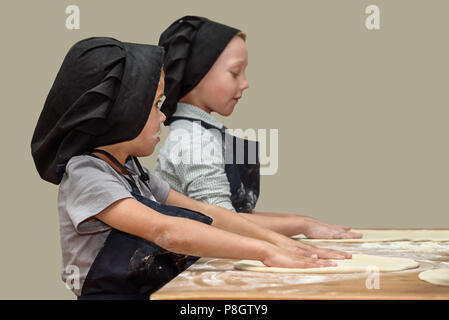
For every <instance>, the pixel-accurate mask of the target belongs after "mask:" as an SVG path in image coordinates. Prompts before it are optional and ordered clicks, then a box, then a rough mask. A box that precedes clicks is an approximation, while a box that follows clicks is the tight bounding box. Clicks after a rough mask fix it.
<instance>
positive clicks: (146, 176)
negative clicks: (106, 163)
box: [91, 149, 151, 191]
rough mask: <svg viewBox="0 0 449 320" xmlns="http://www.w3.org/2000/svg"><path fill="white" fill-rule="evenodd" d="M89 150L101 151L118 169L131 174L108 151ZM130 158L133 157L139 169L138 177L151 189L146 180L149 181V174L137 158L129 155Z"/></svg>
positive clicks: (99, 151) (129, 174) (99, 150)
mask: <svg viewBox="0 0 449 320" xmlns="http://www.w3.org/2000/svg"><path fill="white" fill-rule="evenodd" d="M91 152H98V153H101V154H103V155H105V156H106V157H108V158H109V160H111V161H112V162H114V163H115V164H116V165H117V166H119V168H120V169H122V170H123V171H125V172H126V174H127V175H128V176H130V177H131V176H132V174H131V173H130V172H129V170H128V169H127V168H126V167H125V166H124V165H122V164H121V163H120V161H118V160H117V158H116V157H114V156H113V155H112V154H110V153H109V152H107V151H104V150H101V149H93V150H92V151H91ZM131 158H132V159H133V161H134V163H135V164H136V167H137V169H138V170H139V173H140V174H139V179H140V180H141V181H142V182H143V183H144V184H145V185H146V187H147V188H148V190H150V191H151V189H150V186H149V185H148V181H150V176H149V175H148V174H147V173H146V172H145V171H144V170H143V168H142V165H141V164H140V162H139V160H137V158H136V157H131ZM127 180H128V179H127Z"/></svg>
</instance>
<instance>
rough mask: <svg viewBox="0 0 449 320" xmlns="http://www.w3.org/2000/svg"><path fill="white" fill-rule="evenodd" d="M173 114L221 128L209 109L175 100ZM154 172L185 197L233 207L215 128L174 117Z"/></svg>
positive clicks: (220, 146)
mask: <svg viewBox="0 0 449 320" xmlns="http://www.w3.org/2000/svg"><path fill="white" fill-rule="evenodd" d="M173 116H181V117H188V118H193V119H198V120H201V121H204V122H206V123H208V124H210V125H212V126H214V127H217V128H219V129H222V128H224V126H223V124H222V123H221V122H220V121H218V120H217V119H215V118H214V117H213V116H211V115H210V114H209V113H207V112H205V111H203V110H201V109H200V108H198V107H195V106H192V105H189V104H186V103H178V105H177V108H176V112H175V113H174V114H173ZM154 172H155V174H156V175H158V176H159V177H161V178H162V179H163V180H165V181H167V182H168V183H169V184H170V187H171V188H172V189H173V190H176V191H178V192H180V193H183V194H185V195H186V196H188V197H189V198H192V199H195V200H198V201H202V202H206V203H210V204H214V205H217V206H221V207H223V208H226V209H229V210H231V211H235V209H234V207H233V206H232V202H231V191H230V184H229V181H228V178H227V176H226V171H225V162H224V157H223V154H222V136H221V133H220V132H219V130H208V129H205V128H203V127H202V126H201V125H200V124H198V123H194V122H192V121H189V120H177V121H174V122H173V123H172V124H171V125H170V132H169V133H168V136H167V138H166V139H165V141H164V145H163V146H162V147H161V149H160V151H159V155H158V158H157V163H156V166H155V168H154Z"/></svg>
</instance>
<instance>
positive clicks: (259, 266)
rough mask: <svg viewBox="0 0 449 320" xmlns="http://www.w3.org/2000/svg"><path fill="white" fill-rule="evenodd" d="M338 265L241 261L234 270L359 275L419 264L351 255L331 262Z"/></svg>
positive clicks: (413, 266)
mask: <svg viewBox="0 0 449 320" xmlns="http://www.w3.org/2000/svg"><path fill="white" fill-rule="evenodd" d="M332 261H335V262H337V263H338V265H337V266H336V267H324V268H275V267H267V266H265V265H264V264H263V263H262V262H260V261H257V260H241V261H238V262H236V263H235V264H234V268H235V269H237V270H243V271H258V272H275V273H360V272H368V271H371V272H372V271H379V272H386V271H400V270H405V269H412V268H416V267H418V266H419V263H418V262H416V261H414V260H412V259H408V258H396V257H384V256H374V255H368V254H353V255H352V259H345V260H332Z"/></svg>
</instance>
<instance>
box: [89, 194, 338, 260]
mask: <svg viewBox="0 0 449 320" xmlns="http://www.w3.org/2000/svg"><path fill="white" fill-rule="evenodd" d="M96 218H98V219H99V220H101V221H103V222H104V223H106V224H108V225H109V226H111V227H113V228H115V229H118V230H121V231H123V232H127V233H130V234H134V235H136V236H138V237H141V238H144V239H147V240H148V241H151V242H154V243H156V244H157V245H159V246H161V247H162V248H165V249H167V250H169V251H172V252H176V253H180V254H187V255H194V256H204V257H215V258H228V259H252V260H259V261H262V262H263V263H264V264H265V265H267V266H273V267H274V266H276V267H291V268H314V267H323V266H334V265H335V263H332V262H330V261H324V260H319V259H312V258H306V257H302V256H299V255H296V254H294V253H293V252H291V251H289V250H285V249H282V248H279V247H276V246H274V245H272V244H270V243H268V242H266V241H262V240H258V239H253V238H249V237H244V236H241V235H238V234H234V233H231V232H227V231H224V230H220V229H218V228H215V227H212V226H209V225H207V224H203V223H200V222H197V221H193V220H189V219H185V218H179V217H172V216H167V215H164V214H160V213H158V212H156V211H154V210H153V209H151V208H149V207H147V206H145V205H143V204H141V203H140V202H138V201H137V200H135V199H132V198H126V199H122V200H118V201H116V202H114V203H113V204H112V205H110V206H109V207H107V208H106V209H104V210H103V211H101V212H100V213H99V214H97V215H96Z"/></svg>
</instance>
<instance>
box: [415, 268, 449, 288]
mask: <svg viewBox="0 0 449 320" xmlns="http://www.w3.org/2000/svg"><path fill="white" fill-rule="evenodd" d="M418 278H420V279H421V280H424V281H427V282H429V283H431V284H436V285H440V286H449V268H443V269H431V270H427V271H423V272H421V273H420V274H419V275H418Z"/></svg>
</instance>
